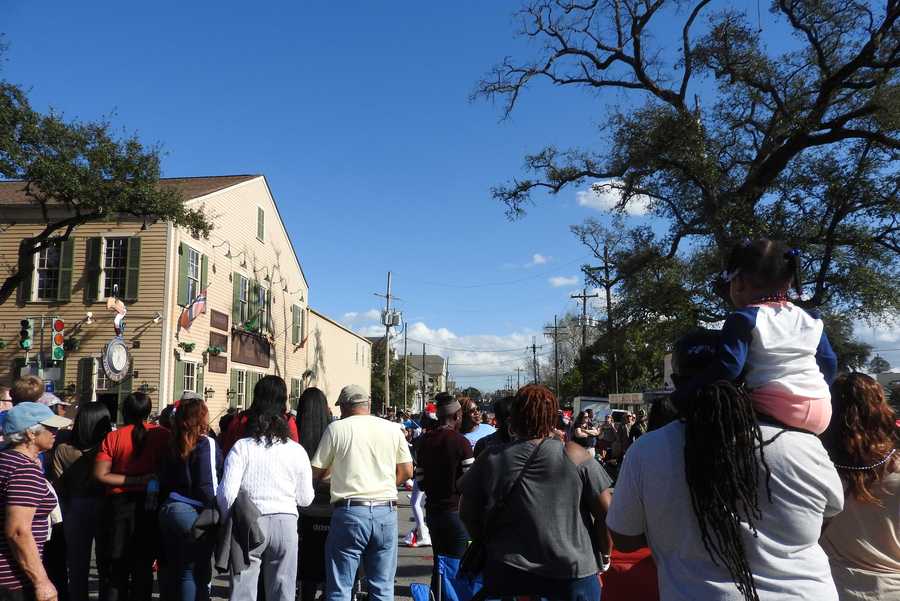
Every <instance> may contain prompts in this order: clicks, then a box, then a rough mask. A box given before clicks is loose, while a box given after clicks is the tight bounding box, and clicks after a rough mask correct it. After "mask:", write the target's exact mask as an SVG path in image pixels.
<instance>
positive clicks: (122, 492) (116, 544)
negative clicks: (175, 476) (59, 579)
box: [94, 392, 169, 601]
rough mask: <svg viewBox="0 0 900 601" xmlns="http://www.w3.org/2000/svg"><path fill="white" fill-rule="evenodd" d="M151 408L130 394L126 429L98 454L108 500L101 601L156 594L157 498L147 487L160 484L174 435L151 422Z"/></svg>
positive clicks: (142, 599)
mask: <svg viewBox="0 0 900 601" xmlns="http://www.w3.org/2000/svg"><path fill="white" fill-rule="evenodd" d="M150 408H151V402H150V397H149V396H147V395H146V394H143V393H140V392H135V393H133V394H131V395H129V396H128V398H126V399H125V403H124V404H123V406H122V417H123V419H124V421H125V425H124V426H122V427H121V428H119V429H118V430H115V431H113V432H110V433H109V434H107V435H106V438H105V439H104V440H103V444H102V445H101V446H100V450H99V452H98V453H97V460H96V463H95V465H94V476H95V477H96V478H97V480H98V481H100V483H101V484H104V485H106V495H107V497H106V512H105V513H106V520H105V522H104V529H105V532H103V533H102V534H101V537H100V538H101V540H103V542H104V544H103V555H104V557H105V560H106V562H107V564H106V565H107V566H108V569H107V570H105V572H106V575H107V577H106V578H105V579H104V581H103V582H101V583H100V599H101V601H125V600H126V599H127V600H129V601H132V600H133V601H150V598H151V595H152V593H153V562H154V561H155V559H156V557H157V552H156V549H157V546H158V545H157V521H156V504H157V499H156V498H155V497H156V493H155V492H153V491H151V492H150V494H148V492H147V483H148V482H150V481H151V480H155V477H156V476H155V474H156V473H157V471H158V468H159V464H160V459H161V457H162V454H163V453H164V452H165V450H166V448H167V446H168V443H169V431H168V430H166V429H165V428H160V427H158V426H155V425H153V424H150V423H147V421H146V420H147V418H148V417H149V416H150ZM156 491H157V492H158V485H157V487H156Z"/></svg>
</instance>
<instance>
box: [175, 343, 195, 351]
mask: <svg viewBox="0 0 900 601" xmlns="http://www.w3.org/2000/svg"><path fill="white" fill-rule="evenodd" d="M196 346H197V343H196V342H179V343H178V348H180V349H181V350H183V351H184V352H186V353H193V352H194V348H195V347H196Z"/></svg>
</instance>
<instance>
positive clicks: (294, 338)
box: [291, 305, 300, 344]
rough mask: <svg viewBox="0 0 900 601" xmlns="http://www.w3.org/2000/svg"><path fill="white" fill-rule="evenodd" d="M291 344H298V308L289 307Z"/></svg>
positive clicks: (294, 306)
mask: <svg viewBox="0 0 900 601" xmlns="http://www.w3.org/2000/svg"><path fill="white" fill-rule="evenodd" d="M291 344H300V307H298V306H297V305H293V306H291Z"/></svg>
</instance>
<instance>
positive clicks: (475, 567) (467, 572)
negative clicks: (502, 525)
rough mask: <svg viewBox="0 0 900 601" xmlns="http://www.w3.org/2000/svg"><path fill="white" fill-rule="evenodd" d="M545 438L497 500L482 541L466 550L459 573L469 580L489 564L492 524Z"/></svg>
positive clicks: (486, 519) (475, 541)
mask: <svg viewBox="0 0 900 601" xmlns="http://www.w3.org/2000/svg"><path fill="white" fill-rule="evenodd" d="M544 440H547V439H546V438H544V439H543V440H541V442H539V443H538V444H537V445H535V447H534V450H533V451H532V452H531V455H530V456H529V457H528V460H527V461H526V462H525V465H523V466H522V469H521V470H519V475H518V476H517V477H516V481H515V482H514V483H513V485H512V486H511V487H510V489H509V490H508V491H507V492H506V494H505V495H504V496H502V497H500V498H499V499H498V500H497V503H496V504H495V505H494V506H493V507H492V508H491V511H490V512H489V513H488V514H487V516H486V517H485V526H484V530H483V531H482V534H481V540H473V541H472V542H470V543H469V546H468V547H467V548H466V552H465V553H464V554H463V556H462V559H461V560H460V562H459V573H460V574H462V575H464V576H468V577H469V578H475V577H476V576H478V575H479V574H481V573H482V572H483V571H484V566H485V565H486V564H487V545H486V544H485V541H486V540H487V539H489V538H490V532H489V530H488V529H489V528H490V527H491V525H492V524H495V523H496V522H497V518H498V517H500V513H501V512H502V511H503V509H505V508H506V503H507V501H509V498H510V497H511V496H512V494H513V493H514V492H515V491H516V490H517V489H518V488H519V486H520V485H521V484H522V478H523V476H524V475H525V470H527V469H528V466H529V465H531V462H532V461H533V460H534V458H535V457H537V454H538V451H540V450H541V445H543V444H544Z"/></svg>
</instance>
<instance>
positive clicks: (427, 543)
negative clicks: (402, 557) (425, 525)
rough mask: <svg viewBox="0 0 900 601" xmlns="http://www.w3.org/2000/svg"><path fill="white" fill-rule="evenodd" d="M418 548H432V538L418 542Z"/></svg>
mask: <svg viewBox="0 0 900 601" xmlns="http://www.w3.org/2000/svg"><path fill="white" fill-rule="evenodd" d="M416 546H417V547H430V546H431V538H423V539H420V540H417V541H416Z"/></svg>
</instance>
